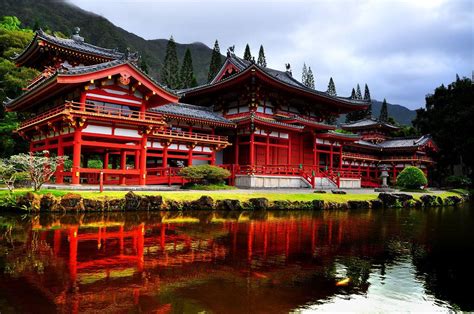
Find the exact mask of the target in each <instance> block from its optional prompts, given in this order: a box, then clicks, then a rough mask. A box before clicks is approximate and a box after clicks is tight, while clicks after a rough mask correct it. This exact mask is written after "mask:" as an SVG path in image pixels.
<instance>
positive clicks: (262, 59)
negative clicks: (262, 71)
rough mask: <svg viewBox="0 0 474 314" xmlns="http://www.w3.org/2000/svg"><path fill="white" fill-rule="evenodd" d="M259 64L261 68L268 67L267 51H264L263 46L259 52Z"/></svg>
mask: <svg viewBox="0 0 474 314" xmlns="http://www.w3.org/2000/svg"><path fill="white" fill-rule="evenodd" d="M257 64H258V65H259V66H261V67H264V68H266V67H267V59H266V58H265V51H264V50H263V46H262V45H260V50H259V51H258V60H257Z"/></svg>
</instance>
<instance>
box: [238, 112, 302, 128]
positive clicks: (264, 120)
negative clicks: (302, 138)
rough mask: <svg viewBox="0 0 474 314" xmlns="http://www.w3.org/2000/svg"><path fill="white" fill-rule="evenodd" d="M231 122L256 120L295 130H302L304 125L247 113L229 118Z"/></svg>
mask: <svg viewBox="0 0 474 314" xmlns="http://www.w3.org/2000/svg"><path fill="white" fill-rule="evenodd" d="M230 120H231V121H232V122H235V123H254V122H257V123H259V124H262V125H270V126H276V127H281V128H284V129H290V130H296V131H302V130H303V129H304V126H302V125H296V124H288V123H284V122H280V121H277V120H275V119H272V118H267V117H260V116H257V115H247V116H242V117H236V118H233V119H232V118H231V119H230Z"/></svg>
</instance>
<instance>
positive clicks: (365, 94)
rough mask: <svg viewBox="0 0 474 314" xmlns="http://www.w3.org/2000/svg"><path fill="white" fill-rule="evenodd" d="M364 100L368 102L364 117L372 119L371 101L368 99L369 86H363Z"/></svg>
mask: <svg viewBox="0 0 474 314" xmlns="http://www.w3.org/2000/svg"><path fill="white" fill-rule="evenodd" d="M364 100H365V101H368V102H369V107H368V108H367V110H366V111H365V116H366V117H367V118H371V117H372V101H371V98H370V91H369V86H367V84H365V91H364Z"/></svg>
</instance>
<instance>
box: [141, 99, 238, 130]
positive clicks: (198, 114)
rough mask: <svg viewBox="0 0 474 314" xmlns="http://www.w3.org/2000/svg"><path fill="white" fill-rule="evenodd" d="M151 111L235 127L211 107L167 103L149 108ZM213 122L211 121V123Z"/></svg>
mask: <svg viewBox="0 0 474 314" xmlns="http://www.w3.org/2000/svg"><path fill="white" fill-rule="evenodd" d="M150 110H151V111H154V112H158V113H161V114H163V115H164V116H170V117H178V118H179V117H189V118H193V119H196V120H201V121H203V122H204V123H210V124H215V123H217V124H222V125H228V126H232V127H235V124H234V123H233V122H232V121H230V120H227V119H226V118H224V117H223V116H222V115H220V114H218V113H217V112H214V111H213V110H212V107H202V106H195V105H190V104H184V103H169V104H166V105H162V106H159V107H155V108H151V109H150ZM212 122H213V123H212Z"/></svg>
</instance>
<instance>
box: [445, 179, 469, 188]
mask: <svg viewBox="0 0 474 314" xmlns="http://www.w3.org/2000/svg"><path fill="white" fill-rule="evenodd" d="M445 183H446V185H447V186H449V187H452V188H464V187H468V186H470V185H471V184H472V182H471V179H469V178H468V177H466V176H449V177H447V178H446V179H445Z"/></svg>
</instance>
